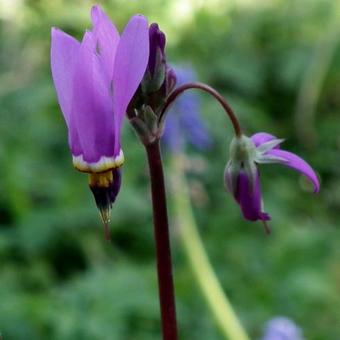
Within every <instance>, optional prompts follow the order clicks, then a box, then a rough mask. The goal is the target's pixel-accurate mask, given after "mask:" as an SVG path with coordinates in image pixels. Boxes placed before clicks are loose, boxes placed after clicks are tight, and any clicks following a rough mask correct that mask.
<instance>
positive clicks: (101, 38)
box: [91, 5, 119, 85]
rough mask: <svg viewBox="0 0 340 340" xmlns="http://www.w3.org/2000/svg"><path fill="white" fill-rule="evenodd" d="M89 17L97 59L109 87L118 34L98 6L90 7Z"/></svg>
mask: <svg viewBox="0 0 340 340" xmlns="http://www.w3.org/2000/svg"><path fill="white" fill-rule="evenodd" d="M91 17H92V24H93V30H92V31H93V36H94V39H95V44H96V52H97V54H98V55H99V58H101V59H102V62H103V65H104V67H105V73H106V75H107V77H108V84H109V85H110V81H111V79H112V76H113V65H114V59H115V55H116V50H117V46H118V43H119V33H118V31H117V29H116V27H115V26H114V25H113V23H112V22H111V20H110V19H109V18H108V17H107V15H106V14H105V13H104V12H103V10H102V9H101V8H100V6H98V5H96V6H93V7H92V10H91Z"/></svg>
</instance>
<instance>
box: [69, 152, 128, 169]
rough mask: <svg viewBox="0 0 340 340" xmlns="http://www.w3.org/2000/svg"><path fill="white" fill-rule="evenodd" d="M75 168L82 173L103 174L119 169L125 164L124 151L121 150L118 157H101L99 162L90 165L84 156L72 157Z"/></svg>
mask: <svg viewBox="0 0 340 340" xmlns="http://www.w3.org/2000/svg"><path fill="white" fill-rule="evenodd" d="M72 161H73V165H74V167H75V168H76V169H77V170H79V171H82V172H103V171H107V170H110V169H114V168H118V167H120V166H121V165H122V164H123V163H124V154H123V150H122V149H120V151H119V154H118V156H116V157H106V156H102V157H100V159H99V161H97V162H93V163H88V162H86V161H84V159H83V155H79V156H72Z"/></svg>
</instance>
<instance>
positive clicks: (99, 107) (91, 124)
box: [71, 32, 115, 162]
mask: <svg viewBox="0 0 340 340" xmlns="http://www.w3.org/2000/svg"><path fill="white" fill-rule="evenodd" d="M95 49H96V46H95V40H94V38H93V34H92V33H91V32H86V33H85V35H84V38H83V41H82V43H81V47H80V51H79V56H78V59H77V63H76V67H75V71H74V79H73V80H74V88H73V92H74V98H73V105H72V115H71V117H72V119H74V120H75V122H76V127H77V131H78V134H79V139H80V143H81V146H82V149H83V158H84V160H85V161H86V162H96V161H98V160H99V158H100V157H101V156H107V157H110V156H115V154H114V140H115V139H114V135H115V131H114V115H113V109H112V97H111V95H110V89H109V88H108V86H107V81H106V78H105V70H104V69H103V67H102V63H101V62H100V59H99V58H98V55H97V53H96V52H95Z"/></svg>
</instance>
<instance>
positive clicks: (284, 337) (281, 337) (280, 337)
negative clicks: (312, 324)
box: [262, 316, 303, 340]
mask: <svg viewBox="0 0 340 340" xmlns="http://www.w3.org/2000/svg"><path fill="white" fill-rule="evenodd" d="M262 340H303V336H302V332H301V329H300V328H299V327H298V326H297V325H296V324H295V323H294V322H293V321H292V320H290V319H288V318H286V317H283V316H278V317H275V318H273V319H271V320H270V321H269V322H268V323H267V325H266V328H265V332H264V336H263V338H262Z"/></svg>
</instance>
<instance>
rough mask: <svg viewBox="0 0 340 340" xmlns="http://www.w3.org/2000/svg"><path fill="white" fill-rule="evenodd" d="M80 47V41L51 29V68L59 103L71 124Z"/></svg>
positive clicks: (67, 122) (56, 29) (67, 121)
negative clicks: (75, 66) (74, 73)
mask: <svg viewBox="0 0 340 340" xmlns="http://www.w3.org/2000/svg"><path fill="white" fill-rule="evenodd" d="M79 49H80V43H79V41H77V40H76V39H74V38H73V37H71V36H70V35H68V34H66V33H64V32H63V31H61V30H59V29H58V28H55V27H53V28H52V30H51V69H52V78H53V82H54V86H55V88H56V91H57V96H58V101H59V105H60V107H61V110H62V112H63V114H64V118H65V120H66V124H67V125H69V121H70V113H71V104H72V93H73V84H72V78H73V71H74V64H75V60H76V58H77V55H78V52H79Z"/></svg>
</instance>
